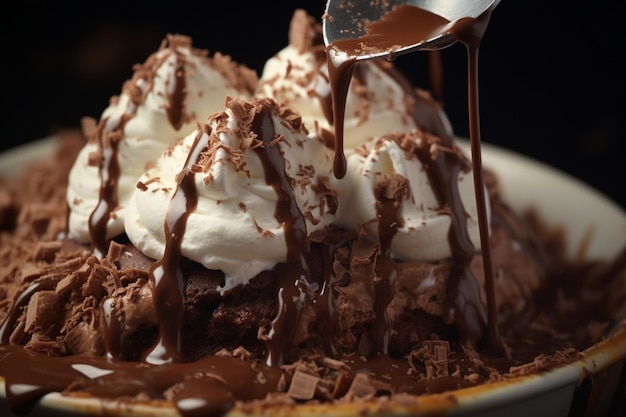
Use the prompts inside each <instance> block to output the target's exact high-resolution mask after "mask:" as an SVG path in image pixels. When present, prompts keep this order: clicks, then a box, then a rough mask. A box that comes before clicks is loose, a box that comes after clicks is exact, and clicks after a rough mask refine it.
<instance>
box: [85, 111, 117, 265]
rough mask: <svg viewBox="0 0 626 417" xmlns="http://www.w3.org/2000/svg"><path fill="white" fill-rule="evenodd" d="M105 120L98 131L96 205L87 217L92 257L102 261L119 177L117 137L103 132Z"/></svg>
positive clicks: (115, 202)
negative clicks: (98, 180)
mask: <svg viewBox="0 0 626 417" xmlns="http://www.w3.org/2000/svg"><path fill="white" fill-rule="evenodd" d="M106 123H107V120H104V121H103V124H102V127H101V128H99V131H98V140H99V149H100V154H101V158H102V159H101V161H100V166H99V167H98V170H99V174H100V189H99V191H98V203H97V204H96V207H95V208H94V210H93V212H92V213H91V215H90V216H89V233H90V235H91V245H92V251H93V253H94V255H96V256H97V257H98V258H100V259H102V258H103V257H104V255H105V254H106V252H107V236H106V235H107V224H108V222H109V219H110V218H111V213H112V212H113V210H114V209H115V208H116V207H117V205H118V199H117V183H118V181H119V177H120V165H119V161H118V158H117V153H118V146H119V137H117V135H116V134H114V133H113V132H108V131H105V130H104V129H105V126H106ZM118 128H119V129H120V130H121V128H120V127H119V126H118Z"/></svg>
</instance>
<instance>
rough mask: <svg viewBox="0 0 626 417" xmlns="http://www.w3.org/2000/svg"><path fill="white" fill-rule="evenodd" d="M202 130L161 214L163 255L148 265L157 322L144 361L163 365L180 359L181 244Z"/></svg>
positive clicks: (193, 199) (194, 196) (193, 201)
mask: <svg viewBox="0 0 626 417" xmlns="http://www.w3.org/2000/svg"><path fill="white" fill-rule="evenodd" d="M203 137H204V132H203V131H201V132H199V133H198V135H197V136H196V138H195V141H194V144H193V146H192V148H191V151H190V152H189V154H188V155H187V160H186V161H185V165H184V167H183V169H182V170H181V172H180V173H179V174H178V177H177V181H178V185H177V187H176V190H175V191H174V194H173V195H172V198H171V200H170V202H169V206H168V207H167V213H166V215H165V224H164V228H165V252H164V254H163V257H162V258H161V259H160V260H158V261H157V262H155V263H154V265H153V266H152V267H151V268H150V279H151V280H152V282H153V284H154V289H153V291H152V298H153V300H154V301H153V302H154V307H155V310H156V314H157V322H158V323H159V340H158V342H157V344H156V345H155V346H154V347H153V349H152V351H150V352H149V353H148V354H147V355H146V356H145V358H144V360H145V361H146V362H148V363H152V364H163V363H169V362H180V361H182V360H183V354H182V345H181V327H182V319H183V313H184V311H185V299H184V295H183V294H184V285H185V283H184V277H183V272H182V271H181V261H182V258H183V256H182V254H181V244H182V240H183V237H184V235H185V230H186V228H187V219H188V218H189V214H190V213H191V212H193V210H194V209H195V207H196V205H197V204H198V190H197V189H196V184H195V173H194V172H193V171H192V168H193V166H194V165H195V164H196V163H197V161H198V159H199V158H200V153H201V152H202V151H203V150H204V149H206V145H205V144H204V143H203V142H202V141H201V139H202V138H203Z"/></svg>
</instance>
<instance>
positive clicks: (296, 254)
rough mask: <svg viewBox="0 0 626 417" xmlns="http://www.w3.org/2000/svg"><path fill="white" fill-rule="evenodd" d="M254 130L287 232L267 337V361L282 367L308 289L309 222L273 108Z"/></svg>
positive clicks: (259, 118) (260, 116) (278, 216)
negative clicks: (298, 198) (279, 137)
mask: <svg viewBox="0 0 626 417" xmlns="http://www.w3.org/2000/svg"><path fill="white" fill-rule="evenodd" d="M252 130H253V131H254V132H255V133H256V134H257V135H258V138H259V139H258V140H261V141H262V142H263V144H264V146H259V147H256V148H255V152H256V153H257V155H258V156H259V159H260V160H261V163H262V164H263V167H264V169H265V181H266V182H267V184H269V185H271V186H272V187H273V188H274V191H276V194H277V196H278V198H277V202H276V211H275V217H276V220H277V221H278V222H279V223H280V224H282V226H283V228H284V231H285V243H286V246H287V259H286V260H287V262H288V263H287V264H280V265H277V266H276V276H277V277H278V294H277V304H278V308H277V313H276V317H275V318H274V320H273V321H272V327H271V329H270V332H269V334H268V339H267V340H266V347H267V358H266V363H267V364H268V365H270V366H281V365H282V364H283V363H284V356H285V350H286V349H287V348H289V347H290V345H291V344H292V342H293V339H294V336H295V333H296V330H297V327H298V324H299V322H300V320H299V319H300V313H301V311H302V307H303V306H304V302H305V300H306V297H307V293H308V290H309V288H308V287H309V276H310V271H309V265H308V260H307V259H306V254H305V252H306V249H305V245H306V235H307V232H306V222H305V220H304V216H303V214H302V212H301V211H300V208H299V207H298V205H297V203H296V198H295V196H294V194H293V187H292V184H291V178H289V176H288V175H287V172H286V168H285V159H284V157H283V155H282V153H281V150H280V146H279V145H278V144H277V143H272V142H273V140H274V139H275V137H276V130H275V127H274V121H273V120H272V112H271V108H270V107H269V106H268V105H262V107H261V108H260V109H259V110H258V111H257V113H256V115H255V117H254V120H253V122H252Z"/></svg>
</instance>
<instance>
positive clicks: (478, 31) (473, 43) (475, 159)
mask: <svg viewBox="0 0 626 417" xmlns="http://www.w3.org/2000/svg"><path fill="white" fill-rule="evenodd" d="M490 18H491V11H487V12H486V13H484V14H483V15H482V16H480V17H479V18H478V19H476V20H473V19H469V20H467V21H464V20H465V19H461V20H460V21H459V23H457V25H455V26H458V29H457V38H458V39H459V40H460V41H461V42H462V43H463V44H464V45H465V47H466V49H467V57H468V113H469V128H470V148H471V154H472V173H473V176H474V192H475V195H476V208H477V211H478V226H479V231H480V242H481V253H482V257H483V268H484V274H485V292H486V295H487V314H488V320H487V324H488V339H487V347H488V348H489V349H491V350H502V347H503V344H502V340H501V339H500V334H499V329H498V322H497V320H498V316H497V309H496V293H495V283H494V280H495V277H494V273H493V261H492V258H491V246H490V245H489V224H488V217H487V202H486V200H485V186H484V184H485V181H484V178H483V167H482V157H481V135H480V112H479V91H478V51H479V48H480V43H481V40H482V38H483V35H484V33H485V30H486V29H487V25H488V23H489V19H490Z"/></svg>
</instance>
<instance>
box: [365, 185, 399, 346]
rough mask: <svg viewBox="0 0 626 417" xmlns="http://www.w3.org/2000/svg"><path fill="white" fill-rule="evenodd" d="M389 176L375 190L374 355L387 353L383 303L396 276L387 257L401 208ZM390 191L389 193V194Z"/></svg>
mask: <svg viewBox="0 0 626 417" xmlns="http://www.w3.org/2000/svg"><path fill="white" fill-rule="evenodd" d="M389 183H390V179H389V178H388V179H387V181H383V182H382V183H380V184H379V185H378V186H377V187H376V189H375V190H374V191H375V193H376V194H375V195H376V212H377V214H378V236H379V240H380V253H379V255H378V258H377V260H376V278H375V280H374V313H375V314H376V317H375V319H374V324H373V326H372V329H371V331H370V335H371V337H372V339H373V342H374V346H375V348H376V352H375V353H376V355H381V354H382V355H387V354H388V353H389V337H390V334H391V324H390V323H389V318H388V316H387V305H388V304H389V303H390V302H391V299H392V298H393V285H394V283H395V281H396V278H397V274H398V273H397V270H396V266H395V263H394V262H393V259H392V258H391V242H392V240H393V237H394V236H395V234H396V232H397V231H398V227H400V226H402V217H401V216H400V209H401V207H402V201H401V200H402V195H401V194H399V193H398V192H397V191H398V190H399V189H397V191H396V192H393V191H390V190H389V188H388V184H389ZM390 193H392V194H391V195H389V194H390Z"/></svg>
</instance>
